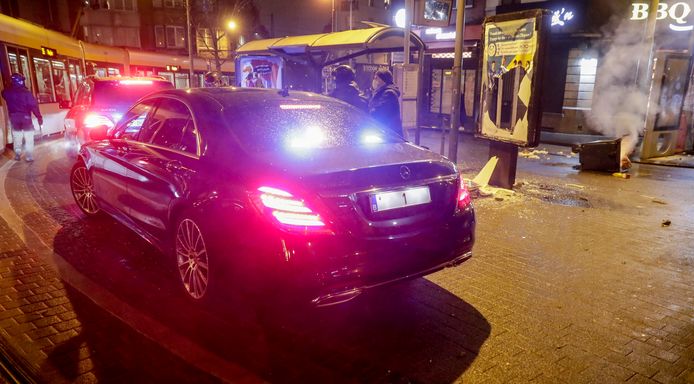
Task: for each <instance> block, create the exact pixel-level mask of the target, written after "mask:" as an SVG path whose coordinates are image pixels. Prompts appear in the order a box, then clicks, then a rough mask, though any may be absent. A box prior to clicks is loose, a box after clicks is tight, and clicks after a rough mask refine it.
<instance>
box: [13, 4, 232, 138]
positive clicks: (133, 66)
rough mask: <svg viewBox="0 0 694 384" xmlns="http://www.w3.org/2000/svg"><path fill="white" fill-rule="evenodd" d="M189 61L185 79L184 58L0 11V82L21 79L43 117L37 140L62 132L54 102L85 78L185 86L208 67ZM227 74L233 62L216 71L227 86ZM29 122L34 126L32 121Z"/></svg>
mask: <svg viewBox="0 0 694 384" xmlns="http://www.w3.org/2000/svg"><path fill="white" fill-rule="evenodd" d="M194 64H195V67H194V68H193V69H194V76H193V79H192V82H191V79H189V68H190V63H189V60H188V57H186V56H174V55H167V54H163V53H156V52H147V51H141V50H135V49H130V48H121V47H111V46H104V45H97V44H92V43H88V42H84V41H81V40H77V39H73V38H71V37H69V36H66V35H64V34H62V33H60V32H56V31H52V30H49V29H46V28H43V27H41V26H38V25H36V24H33V23H30V22H27V21H23V20H19V19H15V18H13V17H9V16H6V15H3V14H0V80H1V81H0V84H1V87H6V86H7V85H8V84H9V78H10V75H11V74H12V73H15V72H16V73H21V74H23V75H24V77H25V78H26V79H27V81H26V85H27V87H28V88H29V89H30V90H31V91H32V93H33V94H34V96H36V100H38V102H39V109H40V110H41V114H42V115H43V126H42V128H41V131H40V132H39V133H37V139H38V138H40V136H45V135H50V134H54V133H59V132H62V131H63V129H64V127H63V119H64V117H65V114H66V113H67V110H65V109H60V107H59V104H60V103H61V102H62V101H71V100H72V97H73V96H74V94H75V91H76V90H77V86H78V85H79V83H80V81H81V80H82V79H83V78H84V77H85V76H88V75H95V76H118V75H123V76H163V77H165V78H167V79H168V80H169V81H171V83H173V84H174V86H175V87H176V88H188V87H189V86H190V85H191V83H192V86H194V87H195V86H201V84H203V76H204V74H205V72H207V71H209V63H208V61H207V60H205V59H201V58H197V60H194ZM233 73H234V64H233V62H229V63H225V65H223V67H222V75H223V78H226V81H227V83H228V84H233V79H231V77H233ZM0 103H2V107H1V108H0V109H1V113H0V127H2V130H3V132H2V135H1V136H2V137H0V148H5V146H6V145H7V144H9V143H10V142H11V140H12V138H11V137H12V135H11V132H10V126H9V118H8V115H7V107H6V105H5V101H4V100H2V99H1V98H0ZM34 125H35V126H37V127H38V124H37V123H36V121H34Z"/></svg>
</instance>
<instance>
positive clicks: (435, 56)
mask: <svg viewBox="0 0 694 384" xmlns="http://www.w3.org/2000/svg"><path fill="white" fill-rule="evenodd" d="M431 58H432V59H455V53H454V52H443V53H432V54H431ZM463 59H472V52H470V51H465V52H463Z"/></svg>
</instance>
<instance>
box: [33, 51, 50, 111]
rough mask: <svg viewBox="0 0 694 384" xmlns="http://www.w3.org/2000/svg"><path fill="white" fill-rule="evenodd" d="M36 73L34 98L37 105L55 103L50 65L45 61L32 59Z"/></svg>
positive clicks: (36, 58)
mask: <svg viewBox="0 0 694 384" xmlns="http://www.w3.org/2000/svg"><path fill="white" fill-rule="evenodd" d="M34 70H35V71H36V98H37V99H38V102H39V103H55V94H54V93H53V87H54V85H53V78H52V76H51V63H50V62H49V61H48V60H46V59H41V58H38V57H34Z"/></svg>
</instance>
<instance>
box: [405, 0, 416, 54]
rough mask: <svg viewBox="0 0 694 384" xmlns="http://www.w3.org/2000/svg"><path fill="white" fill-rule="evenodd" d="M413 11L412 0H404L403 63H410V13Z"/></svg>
mask: <svg viewBox="0 0 694 384" xmlns="http://www.w3.org/2000/svg"><path fill="white" fill-rule="evenodd" d="M413 13H414V0H405V36H404V39H403V51H404V52H403V55H404V56H405V57H404V58H403V64H405V66H407V65H409V64H410V33H411V31H412V14H413Z"/></svg>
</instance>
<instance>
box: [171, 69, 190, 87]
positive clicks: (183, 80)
mask: <svg viewBox="0 0 694 384" xmlns="http://www.w3.org/2000/svg"><path fill="white" fill-rule="evenodd" d="M174 78H175V79H176V83H175V84H174V87H176V88H179V89H180V88H188V74H186V73H176V74H175V75H174Z"/></svg>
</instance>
